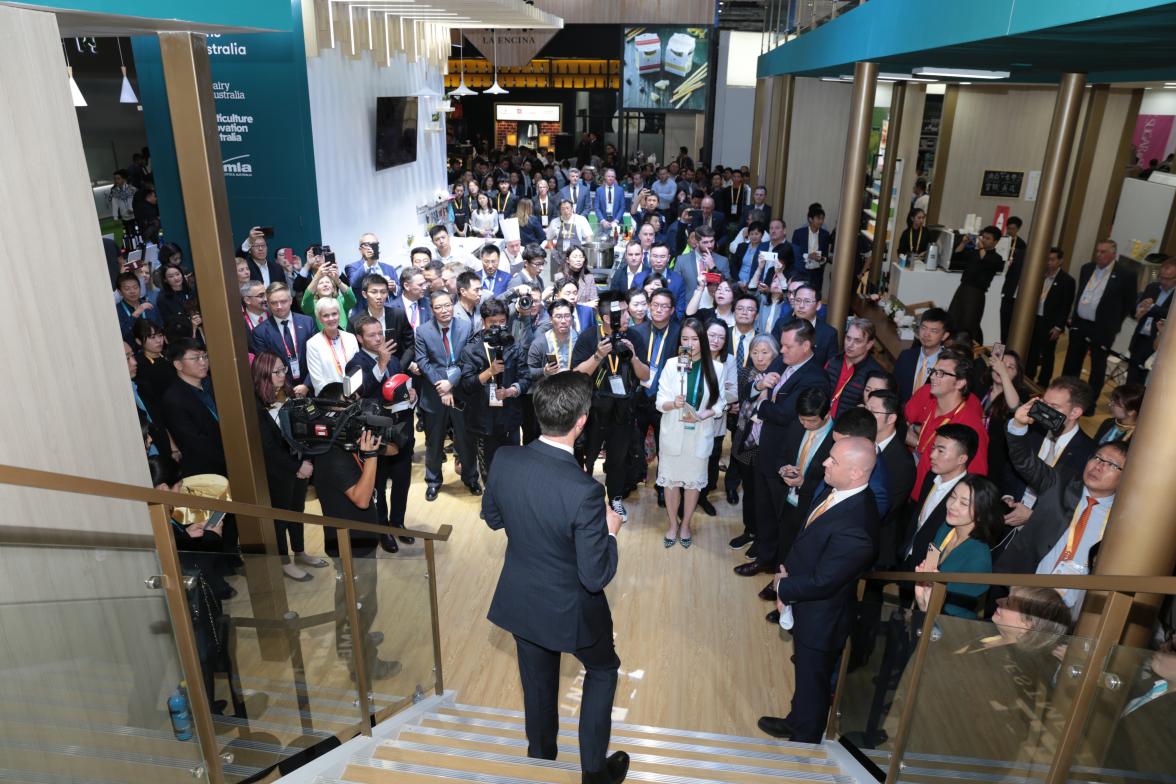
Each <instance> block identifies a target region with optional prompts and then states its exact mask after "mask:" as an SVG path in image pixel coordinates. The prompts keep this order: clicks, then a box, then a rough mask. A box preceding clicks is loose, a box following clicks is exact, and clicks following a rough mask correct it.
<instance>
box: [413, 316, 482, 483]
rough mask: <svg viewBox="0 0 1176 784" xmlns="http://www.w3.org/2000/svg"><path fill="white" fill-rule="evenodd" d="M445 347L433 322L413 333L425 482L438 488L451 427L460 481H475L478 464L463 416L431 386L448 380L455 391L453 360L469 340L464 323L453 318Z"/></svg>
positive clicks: (458, 369) (456, 377)
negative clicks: (418, 374) (459, 469)
mask: <svg viewBox="0 0 1176 784" xmlns="http://www.w3.org/2000/svg"><path fill="white" fill-rule="evenodd" d="M448 329H449V332H448V336H447V337H448V340H449V348H448V349H446V347H445V339H444V337H443V336H442V334H441V325H440V324H438V323H437V321H436V320H433V321H430V322H428V323H427V324H424V325H422V326H421V328H420V329H418V330H417V332H416V341H415V343H416V363H417V368H419V369H420V371H421V385H420V386H421V389H420V408H421V411H423V412H424V413H425V483H426V484H427V485H428V486H429V487H438V486H440V485H441V482H442V479H443V477H442V473H441V455H442V452H443V450H444V447H445V433H446V432H447V431H448V430H449V428H450V425H451V424H452V427H453V448H454V451H455V452H456V454H457V459H458V460H460V461H461V470H462V477H461V479H462V481H463V482H465V483H466V485H470V484H473V483H474V481H476V480H477V478H478V463H477V460H476V458H475V457H474V452H473V449H472V448H471V446H472V445H471V444H470V441H469V437H468V436H467V435H466V426H465V417H464V415H463V413H462V411H460V410H459V409H457V408H454V407H450V406H446V405H445V404H444V403H442V402H441V395H440V394H439V393H438V392H437V387H436V386H434V385H435V384H436V383H437V382H438V381H448V382H449V383H450V385H451V386H452V387H453V388H452V389H451V390H450V393H451V394H455V393H456V392H457V389H456V387H457V382H458V381H459V380H460V379H461V367H460V366H459V365H458V363H457V360H458V358H459V357H460V356H461V349H462V347H463V346H464V345H465V344H466V342H467V341H468V340H469V339H470V325H469V323H468V322H464V321H458V320H457V319H453V320H452V321H451V322H450V323H449V328H448Z"/></svg>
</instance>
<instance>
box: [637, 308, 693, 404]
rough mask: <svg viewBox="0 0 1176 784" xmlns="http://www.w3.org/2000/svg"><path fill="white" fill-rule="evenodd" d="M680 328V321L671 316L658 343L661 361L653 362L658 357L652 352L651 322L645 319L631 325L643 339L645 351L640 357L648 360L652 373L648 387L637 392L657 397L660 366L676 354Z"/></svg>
mask: <svg viewBox="0 0 1176 784" xmlns="http://www.w3.org/2000/svg"><path fill="white" fill-rule="evenodd" d="M681 330H682V323H681V322H680V321H678V320H677V319H675V318H671V319H670V323H669V324H668V325H667V326H666V335H665V337H664V338H663V339H662V342H661V343H659V344H658V349H659V350H660V351H661V357H660V360H661V361H660V362H655V361H654V360H655V359H658V357H657V356H656V355H655V354H654V353H653V322H652V321H650V320H649V319H645V321H644V322H643V323H641V324H638V325H637V326H635V327H633V331H634V332H636V333H637V334H638V335H640V336H641V340H642V341H644V345H645V349H646V351H645V356H642V357H641V359H642V360H648V363H647V364H649V371H650V373H652V374H653V375H652V377H651V379H650V384H649V389H648V390H646V389H645V388H644V387H643V388H642V389H641V392H640V393H638V394H641V395H645V396H647V397H651V398H655V397H657V382H658V381H659V380H660V379H661V372H662V368H664V367H665V366H666V363H667V362H669V361H670V360H671V359H673V358H674V357H676V356H677V350H678V338H679V337H680V334H681ZM662 345H664V346H665V348H664V349H663V348H661V346H662Z"/></svg>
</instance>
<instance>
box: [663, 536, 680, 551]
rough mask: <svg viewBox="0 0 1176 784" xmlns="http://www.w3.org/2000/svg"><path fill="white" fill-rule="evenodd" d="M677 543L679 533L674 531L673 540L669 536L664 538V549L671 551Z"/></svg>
mask: <svg viewBox="0 0 1176 784" xmlns="http://www.w3.org/2000/svg"><path fill="white" fill-rule="evenodd" d="M677 541H678V532H677V531H674V538H673V539H671V538H670V537H668V536H663V537H662V547H664V548H666V549H667V550H669V549H670V548H671V547H673V546H674V545H675V544H676V543H677Z"/></svg>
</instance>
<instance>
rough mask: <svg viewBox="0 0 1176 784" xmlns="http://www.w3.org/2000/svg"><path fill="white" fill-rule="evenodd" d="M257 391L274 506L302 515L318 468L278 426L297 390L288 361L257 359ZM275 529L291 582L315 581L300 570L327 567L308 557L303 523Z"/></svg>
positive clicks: (270, 357)
mask: <svg viewBox="0 0 1176 784" xmlns="http://www.w3.org/2000/svg"><path fill="white" fill-rule="evenodd" d="M253 391H254V394H255V395H256V397H257V424H258V426H259V428H260V429H261V451H262V454H263V455H264V456H265V476H266V480H267V483H268V485H269V493H270V504H271V505H272V506H273V507H274V508H276V509H289V510H290V511H292V512H301V511H302V510H303V508H304V506H305V503H306V485H307V482H308V481H309V480H310V475H311V473H312V472H313V471H314V466H313V465H312V464H311V462H310V461H309V460H303V459H302V458H300V457H299V456H298V455H296V454H295V453H294V452H293V451H291V449H290V446H289V444H287V443H286V441H285V439H283V438H282V431H281V428H280V427H279V426H278V409H280V408H281V407H282V404H283V403H285V402H286V401H287V400H288V399H289V398H291V397H294V387H293V386H292V385H291V383H290V379H289V377H288V376H287V373H286V362H285V360H283V359H282V358H281V357H279V356H278V355H277V354H272V353H270V352H268V351H263V352H262V353H260V354H258V355H257V356H256V357H254V359H253ZM274 527H275V528H276V529H277V533H278V554H279V555H280V556H282V571H283V572H284V573H285V575H286V576H287V577H289V578H290V579H291V580H296V581H298V582H300V583H301V582H306V581H307V580H311V579H313V577H312V575H311V574H310V573H309V572H306V571H305V570H303V569H301V568H300V566H311V567H314V568H318V569H321V568H322V567H324V566H327V562H326V561H324V560H323V559H322V558H316V557H314V556H311V555H307V554H306V546H305V537H304V533H303V527H302V523H290V522H286V521H284V520H274ZM287 533H288V534H289V535H290V541H289V544H287V542H286V535H287ZM291 548H292V549H293V550H294V560H293V561H291V560H290V549H291Z"/></svg>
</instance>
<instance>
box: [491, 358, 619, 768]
mask: <svg viewBox="0 0 1176 784" xmlns="http://www.w3.org/2000/svg"><path fill="white" fill-rule="evenodd" d="M533 398H534V400H533V402H534V405H535V418H536V419H537V420H538V422H539V429H540V432H541V433H542V435H541V436H540V437H539V438H538V439H537V440H535V441H532V442H531V443H530V444H528V445H527V446H524V447H503V448H502V449H500V450H499V453H498V457H497V460H496V461H495V465H496V466H497V467H496V468H494V469H493V470H492V471H491V472H490V477H489V480H488V482H487V484H486V493H485V495H484V496H483V497H482V518H483V519H484V520H485V521H486V524H487V525H488V526H490V528H491V529H493V530H495V531H497V530H501V529H506V535H507V547H506V559H505V561H504V562H503V566H502V574H501V576H500V577H499V579H498V587H497V589H496V590H495V591H494V598H493V600H492V601H491V603H490V613H489V615H488V616H487V618H488V619H489V620H490V622H491V623H493V624H494V625H495V626H498V627H500V628H502V629H505V630H506V631H508V632H510V633H511V634H512V635H514V638H515V646H516V650H517V652H518V658H519V674H520V677H521V679H522V685H523V704H524V707H525V709H526V728H527V756H529V757H535V758H539V759H549V760H553V759H555V757H556V753H557V737H558V732H559V717H558V715H557V714H556V703H557V700H558V697H559V669H560V654H561V652H566V653H571V654H572V655H574V656H575V657H576V658H577V659H578V660H579V661H580V663H581V664H582V665H583V666H584V669H585V671H586V675H585V677H584V687H583V688H584V693H583V700H582V702H581V705H580V766H581V769H582V771H583V781H584V782H585V783H586V784H597V783H598V782H599V783H601V784H605V783H607V784H616V783H617V782H620V781H623V780H624V778H625V774H626V773H627V771H628V766H629V758H628V755H627V754H625V753H624V752H621V751H618V752H615V753H613V754H612V755H611V756H609V757H608V758H607V759H606V757H605V755H606V753H607V751H608V739H609V732H610V729H611V726H612V722H611V713H612V702H613V695H614V694H615V692H616V686H617V671H618V669H619V668H620V665H621V662H620V659H619V658H618V657H617V654H616V651H615V650H614V648H613V635H612V613H611V611H610V610H609V606H608V598H607V597H606V596H605V594H604V588H605V586H607V585H608V583H609V582H610V581H611V580H612V578H613V576H614V575H615V574H616V571H617V540H616V535H617V533H618V532H619V531H620V530H621V526H622V524H623V520H622V519H621V517H620V515H618V514H617V513H616V512H614V511H612V510H611V509H609V508H608V507H607V505H606V503H605V495H604V488H602V487H601V486H600V483H599V482H597V481H596V480H594V479H593V478H592V477H591V476H589V475H588V474H585V473H584V472H583V471H582V470H581V469H580V465H579V463H577V461H576V458H575V456H574V455H573V451H572V450H573V445H574V444H575V441H576V438H577V437H578V436H579V435H580V434H581V433H582V432H583V431H584V427H585V425H586V424H587V422H588V411H589V409H590V408H591V406H592V382H591V381H590V380H589V378H588V377H587V376H585V375H583V374H581V373H574V372H573V373H558V374H556V375H554V376H550V377H547V378H544V379H543V380H542V381H540V382H539V383H538V384H537V385H536V387H535V391H534V395H533ZM536 483H538V484H536ZM537 486H542V487H558V488H560V489H561V492H559V493H556V494H553V495H552V494H536V493H533V492H531V490H532V489H533V488H534V487H537Z"/></svg>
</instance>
